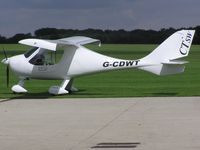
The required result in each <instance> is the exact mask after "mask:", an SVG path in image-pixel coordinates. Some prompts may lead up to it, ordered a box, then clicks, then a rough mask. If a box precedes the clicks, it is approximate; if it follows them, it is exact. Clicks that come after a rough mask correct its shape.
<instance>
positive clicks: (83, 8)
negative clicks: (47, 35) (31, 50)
mask: <svg viewBox="0 0 200 150" xmlns="http://www.w3.org/2000/svg"><path fill="white" fill-rule="evenodd" d="M199 6H200V1H199V0H188V1H185V0H56V1H55V0H18V1H16V0H4V1H3V2H1V5H0V18H1V20H0V34H1V35H4V36H12V35H14V34H16V33H28V32H33V31H34V30H36V29H39V28H41V27H56V28H72V29H86V28H98V29H99V28H100V29H126V30H133V29H138V28H140V29H155V30H159V29H160V28H167V27H174V28H179V27H189V26H193V27H194V26H197V25H200V9H199Z"/></svg>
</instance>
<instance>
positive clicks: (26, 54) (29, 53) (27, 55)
mask: <svg viewBox="0 0 200 150" xmlns="http://www.w3.org/2000/svg"><path fill="white" fill-rule="evenodd" d="M37 49H38V47H32V48H31V49H29V50H28V51H27V52H26V53H24V56H25V57H26V58H28V57H29V56H31V55H32V54H33V53H34V52H35V51H36V50H37Z"/></svg>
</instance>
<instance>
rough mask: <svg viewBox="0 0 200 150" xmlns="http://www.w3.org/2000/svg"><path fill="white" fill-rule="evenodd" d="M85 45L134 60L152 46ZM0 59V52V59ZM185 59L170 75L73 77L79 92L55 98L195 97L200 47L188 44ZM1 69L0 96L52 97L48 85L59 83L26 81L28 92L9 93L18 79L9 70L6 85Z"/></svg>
mask: <svg viewBox="0 0 200 150" xmlns="http://www.w3.org/2000/svg"><path fill="white" fill-rule="evenodd" d="M0 47H3V46H2V45H0ZM88 47H89V48H91V49H93V50H95V51H98V52H99V53H102V54H105V55H109V56H112V57H117V58H124V59H137V58H141V57H143V56H145V55H147V54H148V53H150V52H151V51H152V50H153V49H154V48H155V47H156V45H131V44H130V45H121V44H119V45H112V44H106V45H102V47H97V46H94V45H90V46H88ZM4 48H5V49H6V50H7V53H8V55H9V56H13V55H16V54H20V53H23V52H24V51H25V50H26V49H27V47H24V46H21V45H4ZM3 58H4V55H3V53H2V52H1V53H0V59H1V60H2V59H3ZM187 60H188V61H189V62H190V63H189V64H186V70H185V72H184V73H183V74H177V75H172V76H156V75H153V74H150V73H148V72H144V71H141V70H137V69H128V70H119V71H113V72H106V73H99V74H95V75H88V76H84V77H80V78H76V79H75V82H74V85H75V87H77V88H78V89H79V90H80V91H79V92H75V93H72V94H70V95H63V96H56V97H59V98H72V97H143V96H199V95H200V92H199V91H200V78H199V76H200V69H199V66H200V61H199V60H200V46H197V45H194V46H192V48H191V51H190V55H189V57H187ZM5 71H6V67H5V65H3V64H0V83H1V84H0V98H51V97H53V96H51V95H49V94H48V88H49V87H50V86H52V85H59V84H60V83H61V81H55V80H50V81H49V80H46V81H44V80H29V81H26V84H25V88H26V89H27V90H28V91H29V93H28V94H13V93H12V91H11V90H10V88H11V86H12V85H14V84H16V83H17V82H18V79H17V77H16V76H15V75H13V74H12V73H10V87H9V88H6V76H5V75H6V72H5Z"/></svg>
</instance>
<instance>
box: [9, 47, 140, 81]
mask: <svg viewBox="0 0 200 150" xmlns="http://www.w3.org/2000/svg"><path fill="white" fill-rule="evenodd" d="M37 53H38V51H36V52H34V53H33V54H32V55H31V56H30V57H28V58H26V57H25V56H24V55H23V54H22V55H17V56H14V57H11V58H10V67H11V69H12V70H13V71H14V72H15V73H16V74H17V75H18V76H20V77H25V78H35V79H67V78H73V77H76V76H80V75H85V74H91V73H96V72H102V71H109V70H114V69H123V68H133V67H139V66H141V64H140V63H141V62H140V60H135V61H134V60H122V59H116V58H112V57H109V56H105V55H102V54H99V53H96V52H93V51H91V50H89V49H87V48H85V47H82V46H80V47H79V48H78V49H73V48H72V47H70V48H69V49H67V50H65V51H64V54H63V56H62V58H61V60H60V62H59V63H57V64H54V65H33V64H31V63H30V62H29V61H30V59H31V58H33V57H34V56H35V55H36V54H37Z"/></svg>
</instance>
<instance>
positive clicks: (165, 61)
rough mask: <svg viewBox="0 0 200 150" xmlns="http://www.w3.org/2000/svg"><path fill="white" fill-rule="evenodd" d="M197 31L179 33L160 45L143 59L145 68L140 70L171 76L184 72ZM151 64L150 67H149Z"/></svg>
mask: <svg viewBox="0 0 200 150" xmlns="http://www.w3.org/2000/svg"><path fill="white" fill-rule="evenodd" d="M194 33H195V30H181V31H177V32H176V33H174V34H173V35H171V36H170V37H169V38H168V39H166V40H165V41H164V42H163V43H162V44H161V45H159V46H158V47H157V48H156V49H155V50H154V51H153V52H152V53H150V54H149V55H147V56H146V57H144V58H142V59H141V62H144V63H145V64H147V65H145V66H142V67H140V69H142V70H145V71H149V72H151V73H154V74H157V75H169V74H176V73H181V72H184V69H185V66H184V64H185V63H187V62H186V61H182V60H180V59H181V58H183V57H186V56H188V54H189V50H190V47H191V44H192V40H193V37H194ZM148 64H149V65H148Z"/></svg>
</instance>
